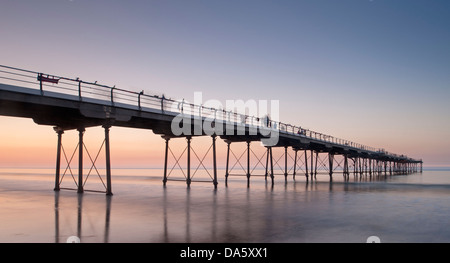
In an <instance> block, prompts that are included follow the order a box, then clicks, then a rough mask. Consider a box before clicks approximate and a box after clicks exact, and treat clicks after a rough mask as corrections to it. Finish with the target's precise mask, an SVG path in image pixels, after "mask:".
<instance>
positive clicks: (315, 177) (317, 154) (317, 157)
mask: <svg viewBox="0 0 450 263" xmlns="http://www.w3.org/2000/svg"><path fill="white" fill-rule="evenodd" d="M317 160H319V152H316V167H314V180H317Z"/></svg>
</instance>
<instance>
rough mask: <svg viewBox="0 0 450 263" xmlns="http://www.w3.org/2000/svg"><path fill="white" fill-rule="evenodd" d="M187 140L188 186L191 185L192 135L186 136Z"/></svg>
mask: <svg viewBox="0 0 450 263" xmlns="http://www.w3.org/2000/svg"><path fill="white" fill-rule="evenodd" d="M186 140H187V178H186V184H187V187H188V188H189V187H191V140H192V138H191V137H190V136H188V137H186Z"/></svg>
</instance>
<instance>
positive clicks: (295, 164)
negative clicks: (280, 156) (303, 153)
mask: <svg viewBox="0 0 450 263" xmlns="http://www.w3.org/2000/svg"><path fill="white" fill-rule="evenodd" d="M297 152H298V150H297V149H294V173H293V174H292V179H293V180H294V181H295V174H296V173H297Z"/></svg>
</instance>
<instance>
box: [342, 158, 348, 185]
mask: <svg viewBox="0 0 450 263" xmlns="http://www.w3.org/2000/svg"><path fill="white" fill-rule="evenodd" d="M342 173H343V176H344V179H347V175H348V157H347V154H344V171H343V172H342Z"/></svg>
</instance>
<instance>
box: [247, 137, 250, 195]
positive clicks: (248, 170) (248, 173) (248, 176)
mask: <svg viewBox="0 0 450 263" xmlns="http://www.w3.org/2000/svg"><path fill="white" fill-rule="evenodd" d="M247 187H250V141H247Z"/></svg>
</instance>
